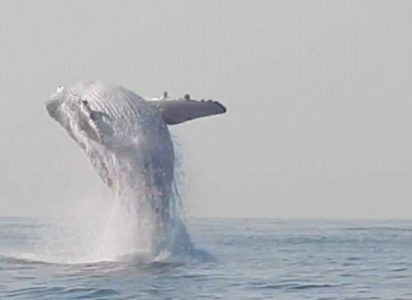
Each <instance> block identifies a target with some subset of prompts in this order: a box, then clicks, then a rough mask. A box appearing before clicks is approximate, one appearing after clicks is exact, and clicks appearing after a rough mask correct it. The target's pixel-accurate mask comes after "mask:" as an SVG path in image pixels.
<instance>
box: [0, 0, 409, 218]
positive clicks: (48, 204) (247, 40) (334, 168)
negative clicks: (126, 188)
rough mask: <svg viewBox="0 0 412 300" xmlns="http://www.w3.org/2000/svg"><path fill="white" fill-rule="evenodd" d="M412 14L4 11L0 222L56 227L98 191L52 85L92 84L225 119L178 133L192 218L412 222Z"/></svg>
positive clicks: (46, 4) (40, 6)
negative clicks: (54, 222)
mask: <svg viewBox="0 0 412 300" xmlns="http://www.w3.org/2000/svg"><path fill="white" fill-rule="evenodd" d="M411 10H412V1H372V0H371V1H346V0H345V1H343V0H342V1H307V0H304V1H289V0H288V1H273V0H268V1H263V0H261V1H251V0H250V1H228V0H225V1H219V0H208V1H183V0H181V1H166V0H165V1H153V0H150V1H98V0H95V1H84V0H82V1H54V0H53V1H41V0H37V1H32V0H30V1H29V0H27V1H15V0H2V1H0V42H1V47H0V70H1V71H0V76H1V78H0V92H1V100H0V101H1V104H2V106H1V110H0V128H1V130H2V134H1V136H0V147H1V151H2V155H1V156H0V165H1V166H2V170H1V172H0V180H1V190H0V193H1V194H0V214H1V215H28V214H29V215H30V214H47V213H48V212H49V211H52V210H54V209H56V208H58V207H61V206H63V205H67V203H70V201H78V199H81V197H83V195H86V194H88V193H92V192H93V190H95V189H97V188H101V186H100V182H99V179H98V177H97V176H96V175H95V173H94V170H93V169H92V167H91V166H90V165H89V163H88V161H87V158H86V156H85V155H84V154H83V153H82V151H81V150H80V148H79V147H78V146H77V145H76V144H75V143H74V142H73V141H72V140H71V139H70V138H69V137H68V135H67V134H66V133H65V132H64V130H63V129H62V128H61V127H60V126H59V125H58V124H57V123H55V122H54V121H52V120H51V119H50V118H49V117H48V115H47V112H46V110H45V108H44V102H45V101H46V100H47V99H48V97H49V95H50V94H51V93H52V92H53V91H54V89H55V87H56V86H57V85H61V84H63V85H64V84H70V83H73V82H75V81H77V80H82V79H97V80H101V81H103V82H117V83H120V84H122V85H124V86H126V87H128V88H130V89H132V90H134V91H136V92H137V93H138V94H140V95H142V96H156V95H160V94H161V93H162V92H163V91H164V90H167V91H169V93H170V94H171V95H175V96H181V95H183V94H184V93H186V92H190V93H191V95H192V96H193V97H195V98H196V97H197V98H213V99H218V100H220V101H221V102H222V103H224V104H225V105H226V106H227V108H228V113H227V114H226V115H224V116H218V117H213V118H204V119H200V120H196V121H193V122H190V123H185V124H182V125H179V126H175V127H173V128H172V132H173V134H174V135H176V136H177V137H178V139H179V149H180V150H179V152H180V153H182V155H181V156H182V157H183V160H184V173H185V181H186V187H185V190H186V192H185V202H186V204H187V206H188V209H189V211H190V212H191V213H192V214H193V215H201V216H230V217H232V216H236V217H329V218H335V217H339V218H342V217H343V218H355V217H356V218H358V217H360V218H366V217H376V218H383V217H386V218H397V217H403V218H411V217H412V84H411V83H412V19H411V16H410V12H411ZM74 199H77V200H74Z"/></svg>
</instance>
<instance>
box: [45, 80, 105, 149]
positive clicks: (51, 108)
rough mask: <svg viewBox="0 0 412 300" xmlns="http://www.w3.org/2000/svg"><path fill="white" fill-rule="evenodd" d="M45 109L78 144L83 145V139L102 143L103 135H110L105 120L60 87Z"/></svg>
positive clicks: (84, 102) (82, 101) (83, 100)
mask: <svg viewBox="0 0 412 300" xmlns="http://www.w3.org/2000/svg"><path fill="white" fill-rule="evenodd" d="M46 109H47V111H48V113H49V115H50V116H51V117H52V118H53V119H54V120H56V121H57V122H58V123H60V125H61V126H62V127H63V128H65V129H66V131H67V132H68V133H69V135H70V136H71V137H72V138H73V139H75V140H76V141H77V142H78V143H80V144H83V143H82V141H84V139H91V140H93V141H95V142H98V143H102V142H103V138H104V135H106V136H110V135H111V134H112V131H111V128H110V126H108V124H107V123H108V120H107V118H104V116H103V115H102V114H101V113H99V112H96V111H93V110H92V109H91V108H90V104H89V103H88V101H87V100H85V99H82V98H81V97H79V96H77V95H74V94H73V93H71V92H70V91H68V90H66V89H65V88H64V87H62V86H59V87H57V89H56V91H55V92H54V93H53V94H52V95H51V96H50V99H49V101H47V102H46Z"/></svg>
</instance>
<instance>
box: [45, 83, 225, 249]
mask: <svg viewBox="0 0 412 300" xmlns="http://www.w3.org/2000/svg"><path fill="white" fill-rule="evenodd" d="M46 107H47V110H48V112H49V114H50V116H51V117H53V118H54V119H55V120H57V121H58V122H59V123H60V124H61V125H62V126H63V127H64V128H65V129H66V131H67V132H68V134H69V135H70V136H71V137H72V138H73V139H74V140H75V141H76V142H77V143H78V144H79V145H80V147H81V148H82V149H83V150H84V152H85V153H86V155H87V156H88V158H89V160H90V161H91V163H92V165H93V166H94V168H95V169H96V171H97V173H98V174H99V176H100V178H101V179H102V180H103V182H104V183H105V184H106V185H107V186H108V187H110V188H111V189H112V191H113V192H114V193H115V195H116V197H117V198H118V199H119V200H118V201H121V202H123V203H124V205H126V206H128V209H130V210H133V211H134V213H135V214H136V218H138V219H139V224H140V226H144V227H146V231H149V236H151V237H152V238H151V239H150V241H149V242H148V245H147V247H148V248H150V249H151V251H153V252H159V251H160V250H161V249H162V248H165V247H169V246H170V241H168V237H169V236H170V234H169V232H170V231H176V227H179V228H180V229H182V230H183V231H185V230H184V228H182V226H183V224H182V222H181V221H180V219H179V217H178V215H177V211H176V209H177V208H176V207H175V205H173V202H172V201H171V198H172V197H173V195H172V194H173V191H172V190H173V189H172V184H173V179H174V150H173V143H172V139H171V137H170V133H169V130H168V124H178V123H181V122H184V121H187V120H191V119H193V118H198V117H202V116H207V115H212V114H217V113H222V112H224V111H225V108H224V107H223V106H222V105H220V104H218V103H217V102H213V101H194V100H189V99H186V100H185V99H181V100H172V99H162V100H158V101H147V100H145V99H143V98H142V97H140V96H139V95H137V94H135V93H134V92H132V91H130V90H128V89H126V88H124V87H122V86H118V85H104V84H102V83H99V82H93V81H86V82H79V83H76V84H74V85H72V86H69V87H65V88H58V89H57V91H56V93H55V94H53V95H52V96H51V99H50V101H48V102H47V104H46ZM183 227H184V226H183ZM178 234H182V233H178ZM172 239H173V238H172ZM189 244H190V242H189ZM186 246H188V245H186ZM189 247H190V245H189Z"/></svg>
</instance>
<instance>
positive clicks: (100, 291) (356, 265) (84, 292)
mask: <svg viewBox="0 0 412 300" xmlns="http://www.w3.org/2000/svg"><path fill="white" fill-rule="evenodd" d="M52 228H56V224H54V223H53V222H49V221H45V220H42V219H33V218H9V217H7V218H0V299H319V300H320V299H323V300H326V299H359V300H360V299H399V300H400V299H405V300H411V299H412V221H325V220H322V221H306V220H305V221H298V220H249V219H248V220H243V219H237V220H229V219H227V220H226V219H195V220H190V222H189V228H190V231H191V235H192V238H193V240H194V241H195V244H196V246H197V247H198V248H199V249H201V250H202V251H199V252H198V253H196V254H193V255H189V254H188V255H182V256H179V255H176V256H167V255H165V256H164V257H158V258H157V259H154V260H145V259H144V257H142V256H136V257H128V258H123V259H119V261H101V262H99V261H90V262H87V260H86V261H82V262H70V259H69V257H70V256H72V255H74V254H73V253H71V252H76V250H79V251H80V250H81V249H77V245H76V243H77V242H76V240H75V239H73V238H72V237H71V236H70V234H68V233H67V232H65V231H61V230H60V229H59V230H58V236H59V239H60V242H59V243H57V242H56V243H55V244H53V242H51V241H53V238H52V237H51V236H49V237H48V236H47V235H50V232H53V230H51V229H52ZM55 237H56V236H55ZM55 237H54V238H55ZM61 240H66V243H61ZM90 240H92V239H90ZM70 241H73V242H72V243H70ZM81 247H84V245H83V244H82V245H79V248H81ZM90 247H91V246H90ZM62 248H67V249H62ZM45 249H49V251H48V252H47V251H45ZM55 251H56V252H59V253H58V255H54V254H55V253H54V252H55ZM79 253H80V254H79ZM79 253H77V254H76V255H77V257H78V256H79V255H80V256H81V251H80V252H79ZM65 255H66V256H67V258H68V259H67V260H65V259H64V256H65ZM59 260H60V261H59Z"/></svg>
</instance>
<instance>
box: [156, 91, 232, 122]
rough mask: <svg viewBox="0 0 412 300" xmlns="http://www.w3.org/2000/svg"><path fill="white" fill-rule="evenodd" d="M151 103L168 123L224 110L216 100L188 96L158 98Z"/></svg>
mask: <svg viewBox="0 0 412 300" xmlns="http://www.w3.org/2000/svg"><path fill="white" fill-rule="evenodd" d="M151 103H152V104H153V105H154V106H155V107H156V108H157V109H158V110H159V111H160V112H161V114H162V116H163V120H164V121H165V122H166V124H168V125H174V124H179V123H183V122H186V121H190V120H193V119H197V118H201V117H206V116H211V115H216V114H222V113H225V112H226V108H225V107H224V106H223V105H222V104H220V103H219V102H217V101H212V100H207V101H206V100H200V101H197V100H191V99H188V96H186V98H185V99H181V100H159V101H153V102H151Z"/></svg>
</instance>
